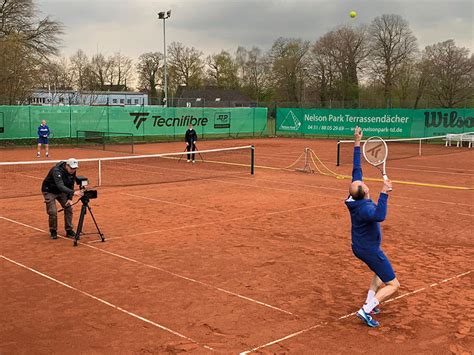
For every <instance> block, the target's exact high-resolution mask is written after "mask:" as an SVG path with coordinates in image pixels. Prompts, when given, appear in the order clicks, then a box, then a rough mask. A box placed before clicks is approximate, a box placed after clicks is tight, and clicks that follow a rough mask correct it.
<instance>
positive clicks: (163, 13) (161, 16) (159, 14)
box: [158, 11, 165, 20]
mask: <svg viewBox="0 0 474 355" xmlns="http://www.w3.org/2000/svg"><path fill="white" fill-rule="evenodd" d="M158 18H159V19H160V20H162V19H164V18H165V12H164V11H161V12H158Z"/></svg>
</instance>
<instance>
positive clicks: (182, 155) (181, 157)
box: [178, 148, 186, 163]
mask: <svg viewBox="0 0 474 355" xmlns="http://www.w3.org/2000/svg"><path fill="white" fill-rule="evenodd" d="M185 151H186V148H184V150H183V152H185ZM183 157H184V153H183V154H181V156H180V157H179V160H178V163H179V162H180V161H181V159H183Z"/></svg>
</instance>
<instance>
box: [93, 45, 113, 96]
mask: <svg viewBox="0 0 474 355" xmlns="http://www.w3.org/2000/svg"><path fill="white" fill-rule="evenodd" d="M90 68H91V70H92V73H93V74H94V78H95V85H94V87H93V89H95V90H101V91H102V90H107V87H106V85H107V84H110V83H111V82H110V78H111V77H112V75H113V74H112V73H113V61H112V59H111V58H105V57H104V55H103V54H101V53H99V54H95V55H94V56H92V58H91V62H90Z"/></svg>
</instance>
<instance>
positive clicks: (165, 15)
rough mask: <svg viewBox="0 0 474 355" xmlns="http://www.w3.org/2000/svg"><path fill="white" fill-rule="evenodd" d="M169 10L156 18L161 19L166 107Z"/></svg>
mask: <svg viewBox="0 0 474 355" xmlns="http://www.w3.org/2000/svg"><path fill="white" fill-rule="evenodd" d="M170 16H171V10H168V11H167V12H166V13H165V12H164V11H162V12H159V13H158V18H159V19H160V20H163V55H164V61H165V73H164V75H165V77H164V83H165V106H166V107H168V63H167V61H166V19H168V18H170Z"/></svg>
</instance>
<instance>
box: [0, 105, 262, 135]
mask: <svg viewBox="0 0 474 355" xmlns="http://www.w3.org/2000/svg"><path fill="white" fill-rule="evenodd" d="M42 120H46V124H47V125H48V127H49V128H50V130H51V132H53V134H54V138H69V137H76V132H77V131H101V132H110V133H112V135H113V133H114V132H117V133H129V134H130V133H131V134H133V135H134V136H143V137H144V136H167V137H170V136H173V137H181V136H183V137H184V133H185V132H186V129H187V127H188V125H189V124H192V125H193V126H194V129H195V130H196V132H197V133H198V135H200V136H201V137H206V136H209V137H210V138H211V137H212V136H234V137H235V136H239V135H242V136H249V135H253V136H260V135H267V134H268V132H267V108H262V107H256V108H247V107H242V108H241V107H239V108H186V107H167V108H164V107H158V106H125V107H111V106H0V125H1V127H0V139H21V138H36V137H37V131H38V126H39V125H40V123H41V121H42Z"/></svg>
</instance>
